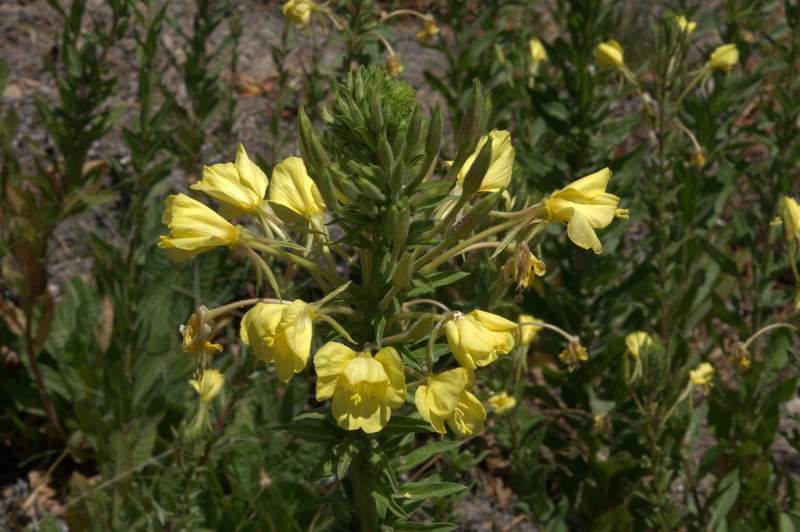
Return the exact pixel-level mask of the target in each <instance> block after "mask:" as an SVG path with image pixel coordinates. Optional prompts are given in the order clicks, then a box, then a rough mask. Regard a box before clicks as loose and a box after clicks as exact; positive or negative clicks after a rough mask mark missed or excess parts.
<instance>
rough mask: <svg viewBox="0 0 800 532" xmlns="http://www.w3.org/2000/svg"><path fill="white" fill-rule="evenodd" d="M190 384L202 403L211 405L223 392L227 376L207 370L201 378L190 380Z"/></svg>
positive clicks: (213, 370) (216, 371)
mask: <svg viewBox="0 0 800 532" xmlns="http://www.w3.org/2000/svg"><path fill="white" fill-rule="evenodd" d="M189 384H191V385H192V388H194V389H195V391H196V392H197V395H199V396H200V402H202V403H210V402H211V401H213V400H214V398H215V397H216V396H217V395H219V392H220V390H222V385H223V384H225V376H224V375H223V374H222V373H221V372H220V371H219V370H216V369H207V370H204V371H203V372H202V373H201V374H200V377H199V378H197V379H192V380H190V381H189Z"/></svg>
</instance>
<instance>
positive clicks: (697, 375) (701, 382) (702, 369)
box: [689, 362, 714, 395]
mask: <svg viewBox="0 0 800 532" xmlns="http://www.w3.org/2000/svg"><path fill="white" fill-rule="evenodd" d="M713 379H714V366H712V365H711V364H709V363H708V362H703V363H702V364H700V365H699V366H697V367H696V368H695V369H693V370H691V371H690V372H689V382H690V383H691V385H692V386H694V387H697V388H702V389H703V393H704V394H705V395H708V392H709V390H710V389H711V381H712V380H713Z"/></svg>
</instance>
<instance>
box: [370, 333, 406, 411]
mask: <svg viewBox="0 0 800 532" xmlns="http://www.w3.org/2000/svg"><path fill="white" fill-rule="evenodd" d="M375 360H377V361H378V362H379V363H380V364H381V365H382V366H383V369H384V371H385V372H386V375H388V377H389V387H388V389H387V399H388V401H389V406H390V407H392V408H400V407H401V406H403V404H404V403H405V402H406V375H405V371H404V370H403V360H402V359H401V358H400V355H399V354H398V353H397V350H396V349H395V348H394V347H384V348H383V349H381V350H380V351H378V353H377V354H376V355H375Z"/></svg>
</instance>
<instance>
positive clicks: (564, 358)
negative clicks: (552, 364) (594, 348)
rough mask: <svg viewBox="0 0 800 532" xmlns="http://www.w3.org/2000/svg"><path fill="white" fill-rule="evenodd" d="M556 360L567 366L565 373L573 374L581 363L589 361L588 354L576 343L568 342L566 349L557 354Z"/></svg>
mask: <svg viewBox="0 0 800 532" xmlns="http://www.w3.org/2000/svg"><path fill="white" fill-rule="evenodd" d="M558 359H559V360H560V361H561V362H563V363H564V364H566V365H567V371H569V372H573V371H575V370H576V369H578V365H579V364H580V363H581V362H586V361H587V360H589V353H588V352H586V348H585V347H583V346H582V345H581V344H579V343H578V342H569V343H568V344H567V348H566V349H564V350H563V351H561V353H559V355H558Z"/></svg>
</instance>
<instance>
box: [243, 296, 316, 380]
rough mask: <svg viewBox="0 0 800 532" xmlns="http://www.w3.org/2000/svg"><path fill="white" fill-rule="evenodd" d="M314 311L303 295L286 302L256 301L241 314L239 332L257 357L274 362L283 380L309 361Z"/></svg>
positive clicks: (288, 378)
mask: <svg viewBox="0 0 800 532" xmlns="http://www.w3.org/2000/svg"><path fill="white" fill-rule="evenodd" d="M314 314H315V311H314V309H313V308H312V307H311V306H309V305H308V304H307V303H306V302H305V301H301V300H300V299H297V300H295V301H293V302H292V303H289V304H283V305H282V304H280V303H256V304H255V306H253V308H251V309H250V310H248V311H247V312H246V313H245V315H244V317H243V318H242V323H241V327H240V329H239V335H240V336H241V337H242V342H244V344H245V345H249V346H251V347H252V348H253V353H254V354H255V355H256V357H258V358H259V359H261V360H263V361H264V362H271V363H274V364H275V370H276V371H277V373H278V378H279V379H280V380H281V381H282V382H289V381H290V380H291V379H292V377H293V376H294V374H295V373H300V372H301V371H303V368H305V367H306V362H308V355H309V352H310V350H311V337H312V335H313V333H314V326H313V320H314Z"/></svg>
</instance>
